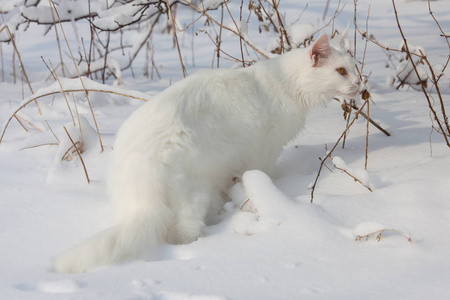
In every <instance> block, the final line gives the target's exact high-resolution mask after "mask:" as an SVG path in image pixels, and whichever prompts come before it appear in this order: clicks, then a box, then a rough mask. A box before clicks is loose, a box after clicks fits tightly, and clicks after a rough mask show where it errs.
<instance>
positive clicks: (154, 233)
mask: <svg viewBox="0 0 450 300" xmlns="http://www.w3.org/2000/svg"><path fill="white" fill-rule="evenodd" d="M162 215H163V214H161V210H159V214H158V216H155V215H152V214H145V213H141V214H140V215H137V216H134V217H133V218H130V220H128V221H122V222H121V223H119V224H117V225H115V226H113V227H110V228H108V229H106V230H104V231H101V232H99V233H97V234H95V235H93V236H92V237H90V238H87V239H86V240H84V241H82V242H81V243H80V244H78V245H77V246H75V247H73V248H70V249H68V250H66V251H65V252H63V253H61V254H60V255H58V256H57V257H56V259H55V261H54V270H55V271H56V272H59V273H82V272H88V271H92V270H93V269H95V268H98V267H102V266H107V265H112V264H115V263H120V262H126V261H129V260H131V259H133V258H138V257H143V256H145V255H146V254H147V253H148V252H149V253H150V254H151V252H152V250H154V249H155V248H156V247H157V246H158V245H161V244H162V243H164V241H165V240H166V234H167V231H168V227H169V224H167V223H168V219H169V218H167V217H166V218H164V216H162Z"/></svg>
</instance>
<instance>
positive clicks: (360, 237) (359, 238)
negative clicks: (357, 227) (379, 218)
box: [355, 228, 412, 244]
mask: <svg viewBox="0 0 450 300" xmlns="http://www.w3.org/2000/svg"><path fill="white" fill-rule="evenodd" d="M386 231H392V232H395V233H397V234H399V235H401V236H402V237H404V238H405V239H407V240H408V242H409V243H410V244H412V239H411V237H410V236H407V235H406V234H404V233H403V232H400V231H398V230H395V229H392V228H390V229H381V230H377V231H374V232H371V233H369V234H365V235H357V236H356V238H355V240H356V241H362V240H366V241H367V240H369V238H370V237H371V236H375V239H376V240H377V242H380V241H381V235H382V234H383V233H384V232H386Z"/></svg>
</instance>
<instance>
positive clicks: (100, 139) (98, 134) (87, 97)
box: [51, 2, 103, 152]
mask: <svg viewBox="0 0 450 300" xmlns="http://www.w3.org/2000/svg"><path fill="white" fill-rule="evenodd" d="M51 3H52V5H53V9H54V10H55V13H56V16H57V17H58V20H59V26H60V27H61V31H62V33H63V35H64V40H65V41H66V45H67V48H68V49H69V52H70V56H71V57H72V61H73V64H74V66H75V69H76V70H77V74H78V77H79V79H80V82H81V85H82V87H83V90H84V91H85V92H84V94H85V96H86V100H87V102H88V104H89V109H90V110H91V115H92V118H93V120H94V124H95V129H96V130H97V136H98V141H99V143H100V149H101V152H103V143H102V138H101V136H100V131H99V129H98V125H97V120H96V118H95V115H94V110H93V109H92V105H91V101H90V100H89V95H88V92H87V90H86V88H85V86H84V83H83V79H81V75H80V72H79V70H78V66H77V63H76V62H75V58H74V57H73V54H72V50H71V49H70V46H69V42H68V41H67V38H66V34H65V33H64V29H63V27H62V24H61V19H60V18H59V14H58V10H57V9H56V6H55V3H53V2H51Z"/></svg>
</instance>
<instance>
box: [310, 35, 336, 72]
mask: <svg viewBox="0 0 450 300" xmlns="http://www.w3.org/2000/svg"><path fill="white" fill-rule="evenodd" d="M331 53H332V52H331V48H330V44H329V42H328V37H327V36H326V35H321V36H320V37H319V38H318V39H317V41H315V42H314V44H313V45H312V47H311V50H310V52H309V56H310V58H311V60H313V62H314V64H313V67H318V66H320V65H322V62H323V60H324V59H325V58H327V57H329V56H330V55H331Z"/></svg>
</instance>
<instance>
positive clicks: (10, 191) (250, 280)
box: [0, 0, 450, 300]
mask: <svg viewBox="0 0 450 300" xmlns="http://www.w3.org/2000/svg"><path fill="white" fill-rule="evenodd" d="M22 2H23V1H1V4H0V5H1V7H2V9H4V10H5V11H7V10H9V9H11V11H10V12H8V13H5V14H4V20H5V22H6V23H7V24H15V22H16V21H17V20H14V19H13V16H17V14H14V13H13V11H12V10H14V9H17V7H16V8H15V6H14V4H17V3H22ZM28 2H29V1H28ZM44 2H45V1H44ZM63 2H64V1H62V2H61V3H63ZM75 2H80V1H75ZM75 2H72V1H66V3H67V4H64V5H69V4H70V3H72V4H75ZM91 2H93V1H91ZM326 2H327V1H325V0H320V1H311V2H310V3H309V6H308V9H307V11H306V13H304V14H303V16H302V17H301V20H300V22H301V23H303V24H306V23H310V24H314V27H317V28H320V24H318V22H317V20H321V18H322V16H323V12H324V7H325V5H326ZM342 2H343V4H344V3H345V4H346V6H345V7H344V9H343V12H342V13H341V15H340V16H339V17H338V18H337V19H336V20H335V24H334V25H335V27H336V28H340V29H341V30H342V29H343V28H345V27H346V26H347V24H348V22H349V21H350V22H352V20H353V1H342ZM98 3H104V1H100V2H98ZM208 3H210V4H208V5H213V4H214V3H217V2H215V1H210V2H208ZM72 4H70V5H72ZM228 5H229V7H230V10H231V11H232V12H233V13H234V15H235V16H239V6H240V2H239V1H237V2H236V1H230V2H229V4H228ZM368 5H369V3H367V1H358V12H359V13H360V14H361V15H359V16H358V24H359V25H360V27H361V28H364V27H365V21H366V14H365V12H367V11H368V9H369V7H368ZM396 5H397V10H398V12H399V16H400V21H401V22H402V25H403V29H404V31H405V35H406V36H407V38H408V39H409V40H410V41H411V44H413V45H421V46H422V48H423V49H424V50H425V51H426V54H427V57H428V59H429V60H430V62H431V64H432V65H433V66H435V65H436V70H439V65H441V67H440V69H442V65H443V64H444V63H445V58H446V57H444V56H445V55H447V53H448V48H447V44H446V41H445V39H443V38H442V37H440V36H439V34H440V33H439V31H437V30H436V24H435V23H434V21H433V20H432V19H431V17H430V15H429V12H428V7H427V5H428V3H427V2H426V1H402V0H398V1H396ZM332 6H333V2H331V3H330V10H329V12H328V16H329V15H330V14H331V11H334V9H335V7H332ZM431 6H432V8H433V11H434V12H435V16H436V17H437V18H438V20H439V21H440V22H441V26H442V28H444V30H446V28H447V29H448V28H449V26H450V7H449V5H448V2H447V1H443V0H441V1H432V2H431ZM303 8H304V5H303V4H299V3H298V1H293V0H292V1H280V10H281V11H283V12H284V11H285V12H286V15H285V16H284V17H285V19H286V21H287V23H286V24H293V23H295V21H296V20H297V18H298V16H299V14H300V13H301V11H302V10H303ZM92 9H93V10H95V9H97V8H95V7H92ZM99 9H100V8H99ZM82 10H83V8H81V7H80V8H76V9H75V10H73V12H72V13H71V14H70V15H69V14H68V13H65V14H64V17H67V18H69V17H70V18H75V17H77V16H79V15H81V14H82V13H83V11H82ZM28 12H29V13H30V14H31V13H32V8H31V7H30V10H29V11H28V9H27V13H28ZM48 12H49V11H47V12H45V13H44V12H43V13H42V14H41V13H40V12H33V14H34V17H37V18H42V20H44V19H45V20H48V19H49V18H51V14H49V13H48ZM218 14H219V16H220V11H218ZM197 17H198V15H195V14H193V13H192V11H190V10H184V9H182V8H181V7H180V8H179V9H178V10H177V19H178V20H177V21H178V22H179V23H180V24H188V23H190V22H191V21H192V20H193V18H197ZM228 21H229V20H224V24H227V23H228ZM244 23H245V22H243V23H241V27H240V28H241V29H242V30H244V29H245V26H246V25H247V26H246V27H247V28H246V29H245V30H246V36H247V37H246V38H249V39H250V38H251V39H252V41H254V42H255V43H256V44H257V45H259V46H260V48H266V49H267V45H268V44H270V42H271V41H270V40H269V39H266V38H260V37H259V35H258V28H254V27H253V26H252V24H251V23H249V24H247V23H245V25H244V26H242V24H244ZM316 24H318V26H316ZM10 27H11V29H12V30H13V31H14V30H15V28H13V27H14V26H10ZM297 27H298V28H299V29H305V28H306V27H305V26H301V25H298V26H297ZM352 27H353V26H350V28H349V36H350V37H352V36H353V31H352ZM290 28H291V29H294V30H295V28H296V26H293V27H290ZM369 29H370V32H371V33H372V34H374V35H375V36H376V38H377V40H378V41H380V42H381V43H383V44H386V45H388V46H389V45H390V47H397V46H398V45H399V43H400V41H401V37H400V35H399V34H398V29H397V26H396V23H395V17H394V15H393V11H392V3H391V1H390V0H380V1H372V2H371V6H370V18H369ZM325 31H326V32H327V33H330V28H326V29H325ZM13 33H14V32H13ZM3 34H4V31H3V32H2V36H1V38H3V37H4V36H3ZM16 34H17V45H18V47H19V48H20V52H21V55H22V59H23V61H24V65H25V67H27V72H28V75H29V77H30V78H31V80H32V85H33V88H34V90H35V91H36V94H35V96H36V95H43V94H45V93H48V92H56V91H59V90H60V87H59V85H58V84H57V83H52V82H49V81H45V80H44V78H46V77H47V76H48V71H47V70H46V69H45V68H44V67H43V66H42V63H41V58H40V56H41V55H44V56H45V58H48V57H50V58H52V59H53V60H57V57H58V52H57V47H56V46H55V45H56V44H55V41H54V36H52V35H47V36H45V37H43V36H42V31H41V30H40V29H39V28H36V26H30V27H29V28H28V29H27V31H25V32H23V31H21V30H18V31H16ZM77 34H78V35H80V36H84V37H85V39H86V40H89V38H88V37H89V27H88V26H86V27H83V26H81V27H80V28H78V33H77ZM289 34H290V35H291V36H293V37H294V36H296V37H298V39H299V40H301V38H302V37H303V36H306V35H307V34H309V32H306V31H304V32H289ZM316 37H317V36H316ZM68 38H69V40H70V43H71V45H74V47H76V45H77V41H75V40H74V39H75V36H69V37H68ZM128 38H136V39H137V40H139V42H140V40H142V38H143V36H139V34H138V35H137V36H133V35H131V36H129V37H128ZM191 38H195V47H196V49H198V50H196V51H197V52H196V53H195V66H194V63H193V60H190V59H186V60H185V63H186V67H187V69H188V74H192V73H194V72H195V71H196V70H197V69H199V68H209V67H210V66H211V57H212V55H213V53H214V52H213V51H214V49H215V46H214V45H212V44H211V42H210V40H209V39H208V37H205V36H202V35H198V36H195V35H194V33H193V32H192V37H191V33H190V32H189V30H187V31H185V32H183V34H182V36H181V35H180V39H185V41H186V43H184V44H183V43H180V45H181V51H182V53H183V55H184V56H185V57H187V58H189V57H190V55H191V54H192V53H191V52H190V51H191V50H190V49H191V46H190V45H189V44H190V43H189V42H190V39H191ZM350 40H351V41H352V40H353V38H350ZM357 40H358V41H357V47H358V55H357V59H359V60H361V59H362V53H363V49H364V43H363V42H361V40H360V39H357ZM172 42H173V41H172V37H171V36H166V35H162V34H159V35H157V36H155V38H154V40H153V43H154V46H155V61H156V63H157V64H158V66H159V67H160V71H161V76H162V79H161V80H156V81H150V80H148V79H144V78H139V76H136V78H134V79H133V77H132V76H131V74H130V73H129V72H126V73H125V72H124V73H123V74H121V76H120V78H121V80H122V82H121V88H118V87H114V86H111V85H112V84H113V80H114V79H112V78H111V80H109V82H108V83H109V86H105V85H101V84H98V83H95V82H94V81H90V80H87V79H85V78H83V81H84V83H85V84H86V86H87V87H88V88H99V89H104V90H105V89H108V90H110V91H111V92H118V93H119V94H113V93H95V92H90V93H89V97H90V100H91V104H92V107H93V111H94V114H95V116H96V120H97V123H98V127H99V130H100V132H101V136H102V142H103V145H104V151H103V152H101V151H100V146H99V141H98V139H97V133H96V130H94V128H95V126H94V123H93V119H92V115H91V112H90V108H89V104H88V103H87V101H86V99H85V97H84V96H83V94H84V93H83V92H81V93H75V94H74V98H75V100H76V101H77V109H78V112H79V114H80V115H81V116H82V118H81V119H80V123H81V126H80V125H79V123H78V120H77V118H75V125H74V122H73V121H72V119H71V116H70V113H69V111H68V109H67V104H66V102H65V100H64V97H62V95H61V94H56V95H54V96H49V97H44V98H40V99H39V100H38V102H39V105H40V108H41V110H42V112H43V115H42V116H40V115H39V113H38V111H37V109H36V107H35V105H34V103H33V102H30V103H29V104H28V105H26V107H25V108H23V109H22V110H21V111H20V113H19V116H20V117H21V118H23V119H26V120H28V121H29V122H31V123H32V124H33V125H34V126H35V127H36V128H38V129H39V130H41V131H42V132H39V130H38V129H35V128H34V127H32V126H29V125H28V124H26V126H27V128H28V129H29V131H28V132H25V131H24V130H23V129H22V127H21V126H20V125H19V124H18V123H17V122H16V120H15V119H13V120H12V121H11V123H10V125H9V126H8V128H7V130H6V132H5V136H4V139H3V141H2V143H1V144H0V190H1V193H0V205H1V210H0V256H1V257H2V262H1V268H0V298H1V299H33V300H44V299H136V300H137V299H154V300H225V299H228V300H231V299H233V300H234V299H245V300H252V299H258V300H261V299H308V300H309V299H346V300H348V299H387V300H390V299H392V300H394V299H396V300H397V299H410V300H415V299H417V300H422V299H437V300H441V299H442V300H443V299H450V285H449V279H450V239H449V238H448V233H449V232H450V222H449V221H448V220H449V219H450V193H449V182H450V174H449V172H448V170H449V169H450V152H449V149H448V147H447V146H446V145H445V144H444V142H443V139H442V136H440V135H439V134H438V133H436V132H433V133H431V134H430V132H431V128H430V124H431V123H430V117H429V109H428V106H427V103H426V101H425V100H424V99H423V95H422V94H421V93H419V92H417V91H415V90H413V89H408V88H403V89H399V90H396V89H395V88H394V87H390V86H386V83H391V84H392V80H393V76H397V70H395V69H394V68H393V67H390V68H385V67H384V66H385V65H386V64H387V61H388V58H387V56H386V55H385V52H384V51H382V50H380V49H379V48H378V47H375V46H373V45H369V47H368V49H367V53H366V64H365V66H364V72H365V73H366V74H369V73H370V74H371V75H370V77H369V83H368V87H369V88H370V93H371V96H372V98H373V100H374V102H375V103H374V105H372V104H371V106H370V117H371V118H372V119H373V120H375V121H376V122H377V123H378V124H380V125H381V126H382V127H383V128H385V129H386V130H388V131H389V132H390V133H391V136H390V137H387V136H385V135H384V134H382V133H381V132H379V131H378V130H377V129H376V128H374V127H370V135H369V160H368V170H367V171H365V170H364V157H365V154H364V152H365V133H366V122H365V120H364V119H363V118H362V117H360V118H359V119H358V120H357V121H356V122H355V124H354V125H353V126H352V128H351V130H350V133H349V135H348V137H347V140H346V147H345V148H344V149H341V147H338V148H337V149H336V150H335V152H334V153H333V156H334V159H333V163H335V164H336V165H337V166H341V167H345V169H346V170H347V171H348V172H350V173H352V174H353V175H354V176H356V177H358V178H359V179H363V180H364V181H365V182H366V183H367V182H368V183H370V187H371V188H372V190H373V192H372V193H371V192H369V191H368V190H367V189H366V188H364V187H363V186H362V185H361V184H359V183H357V182H355V181H354V180H353V179H352V178H350V177H349V176H348V175H347V174H344V173H342V172H340V171H338V170H335V169H334V168H331V169H332V172H329V171H328V170H327V169H326V168H324V169H323V170H322V173H321V176H320V178H319V181H318V185H317V187H316V190H315V197H314V203H313V204H311V203H310V192H311V190H310V189H308V186H309V184H310V183H311V182H313V181H314V179H315V177H316V175H317V171H318V167H319V165H320V161H319V159H318V158H319V157H324V156H325V155H326V151H325V149H324V145H325V144H326V145H328V149H330V146H331V145H333V144H334V143H335V141H336V140H337V139H338V137H339V136H340V135H341V133H342V131H343V130H344V128H345V126H346V121H345V120H344V119H343V118H342V110H341V107H340V103H338V102H336V101H331V102H330V103H329V105H328V107H327V108H326V109H318V110H315V111H313V112H311V113H310V115H309V118H308V121H307V123H306V126H305V128H304V130H303V131H302V133H301V134H300V135H299V136H298V137H297V138H296V139H295V140H294V141H292V142H291V143H290V144H289V145H287V146H286V148H285V150H284V152H283V153H282V155H281V157H280V158H279V161H278V168H277V177H275V178H272V179H271V178H269V177H268V176H267V175H266V174H264V173H262V172H260V171H258V170H249V171H248V172H246V173H245V174H244V175H243V176H242V178H241V179H240V180H237V182H236V184H235V185H234V186H233V188H232V189H231V190H230V191H229V197H230V199H231V200H232V201H230V202H228V203H227V204H225V206H224V208H223V211H222V213H221V215H220V216H218V217H217V220H215V222H214V223H213V224H211V225H209V226H207V227H205V228H204V230H203V234H202V237H201V238H200V239H198V240H197V241H195V242H193V243H191V244H188V245H164V246H162V247H161V249H159V252H158V254H157V257H156V260H154V261H143V260H138V261H133V262H130V263H127V264H122V265H118V266H111V267H108V268H104V269H100V270H97V271H95V272H92V273H85V274H75V275H66V274H57V273H54V272H53V271H52V270H51V266H52V260H53V258H54V257H55V255H56V254H58V253H60V252H61V251H63V250H64V249H66V248H67V247H68V246H70V245H73V244H74V243H76V242H77V241H81V240H83V239H84V238H86V237H88V236H90V235H92V234H93V233H95V232H98V231H100V230H102V229H104V228H105V227H106V226H107V225H108V224H110V221H111V220H109V219H108V215H109V214H108V211H109V209H110V207H109V203H108V199H107V197H106V193H105V187H104V180H105V172H106V170H107V166H108V157H109V154H110V152H111V151H112V150H111V147H112V145H113V141H114V135H115V133H116V132H117V130H118V128H119V126H120V125H121V124H122V123H123V121H124V120H125V119H126V118H127V117H128V116H129V115H130V114H131V113H132V112H133V111H134V110H135V109H136V108H137V107H138V106H139V105H140V104H141V103H142V101H139V100H133V99H130V98H128V97H125V96H121V95H123V94H124V93H123V92H124V90H125V91H126V94H131V95H134V96H136V97H138V98H143V99H147V100H150V101H151V98H152V96H153V95H155V94H157V93H159V92H161V91H162V90H163V89H164V88H166V87H168V86H169V85H171V84H172V83H173V82H175V81H178V80H180V79H181V78H182V75H181V72H180V68H179V62H178V57H177V54H176V53H175V52H172V51H173V49H172ZM234 42H235V41H234ZM234 42H227V41H226V40H225V39H224V41H223V44H222V46H223V47H224V49H226V50H227V51H229V52H230V53H232V54H233V55H234V56H236V57H240V49H239V46H236V45H238V43H234ZM2 47H3V48H2V50H3V55H4V57H5V74H6V75H8V74H10V73H12V72H11V66H10V65H9V64H8V60H6V58H7V57H12V50H11V46H10V45H8V44H3V45H2ZM233 49H234V50H233ZM350 49H352V47H351V48H350ZM169 50H170V51H169ZM64 51H65V50H64ZM402 55H403V54H402ZM116 60H117V63H118V64H123V63H126V57H124V58H122V59H120V58H117V59H116ZM143 61H144V60H143V59H142V60H141V61H139V62H137V63H136V65H135V66H134V68H135V69H134V71H135V72H136V74H139V72H140V71H141V70H140V68H141V67H140V66H142V65H143ZM138 63H141V65H140V66H138ZM388 65H389V64H388ZM221 67H224V68H225V67H227V68H229V67H233V63H227V62H225V61H223V62H222V61H221ZM43 69H44V70H43ZM447 72H448V71H447ZM60 79H61V82H62V85H63V86H64V88H66V89H82V87H81V84H80V81H79V79H63V78H60ZM416 79H417V78H416ZM448 80H449V77H448V76H447V75H444V77H442V78H441V82H442V83H441V92H442V94H443V96H444V99H448V98H449V95H450V89H449V87H448V82H449V81H448ZM22 93H23V90H22V86H21V84H20V83H19V84H17V85H14V84H13V83H12V79H11V78H10V77H8V76H6V80H5V82H2V83H0V124H5V122H6V120H7V119H8V118H9V117H10V116H11V113H12V112H14V111H15V110H16V109H17V108H18V107H20V106H21V105H22V104H25V103H27V102H29V101H30V100H32V98H33V97H31V95H30V94H29V93H28V91H27V90H25V92H24V94H25V95H24V96H23V97H22ZM432 95H433V96H434V97H436V95H435V91H434V90H433V92H432ZM68 98H69V100H70V101H69V105H70V106H71V108H72V111H73V112H74V114H75V107H74V105H73V100H72V95H70V97H68ZM436 99H437V97H436ZM75 115H76V114H75ZM149 117H151V116H149ZM45 121H47V123H48V124H49V125H50V127H51V128H52V130H53V132H54V134H55V135H56V136H57V137H58V139H59V140H60V142H58V141H56V138H55V137H54V135H53V133H52V132H51V131H50V130H49V128H48V126H47V124H46V122H45ZM63 127H66V129H67V130H68V131H69V133H70V135H71V136H72V137H73V138H74V139H75V140H77V139H78V140H80V141H82V142H83V146H84V152H83V154H82V157H83V160H84V162H85V164H86V167H87V170H88V173H89V176H90V178H91V184H89V185H88V184H87V183H86V179H85V175H84V172H83V169H82V166H81V162H80V160H79V159H78V158H77V157H76V156H75V157H74V158H73V159H72V160H70V161H65V160H61V155H63V154H64V153H65V152H66V151H67V148H68V147H70V144H69V141H68V139H67V135H66V133H65V131H64V130H63ZM80 127H81V132H83V135H81V133H80ZM143 130H145V129H143ZM43 144H45V145H43ZM30 147H32V148H30ZM255 155H258V153H255ZM327 163H328V165H331V163H330V162H329V161H327ZM218 172H220V170H218ZM368 174H370V177H369V176H368ZM388 229H394V230H397V231H398V232H401V233H403V234H404V235H405V236H407V237H411V241H412V243H409V242H408V241H407V240H406V239H405V238H404V237H403V236H401V235H400V234H397V233H396V232H392V231H391V232H389V231H386V232H385V233H383V237H382V238H381V240H379V241H377V239H376V238H370V239H368V240H365V239H361V240H360V241H357V240H356V239H357V237H358V236H365V235H369V234H371V233H374V232H377V231H380V230H388Z"/></svg>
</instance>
